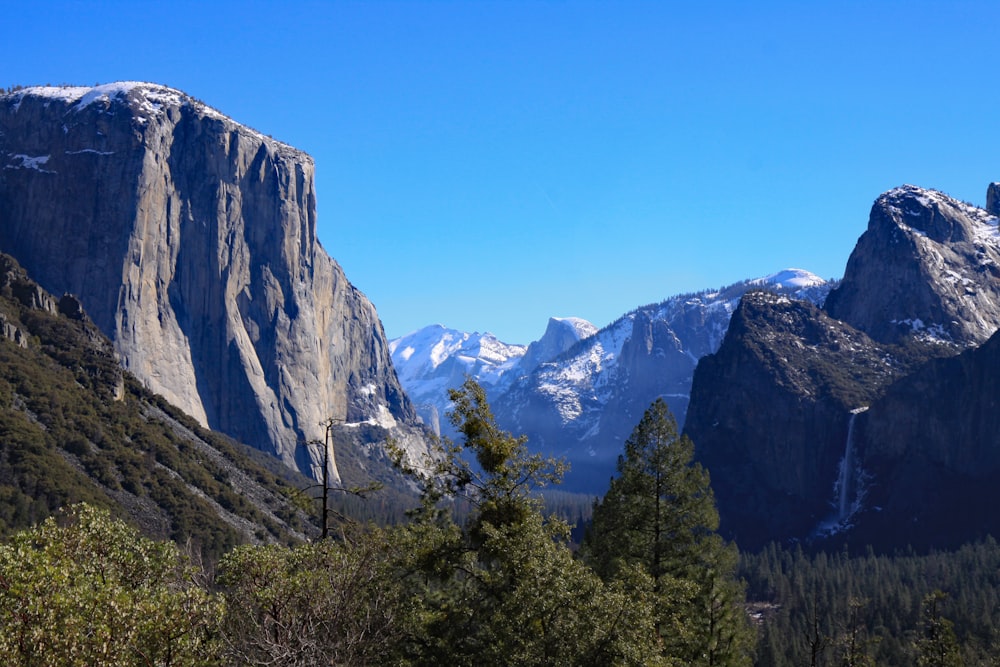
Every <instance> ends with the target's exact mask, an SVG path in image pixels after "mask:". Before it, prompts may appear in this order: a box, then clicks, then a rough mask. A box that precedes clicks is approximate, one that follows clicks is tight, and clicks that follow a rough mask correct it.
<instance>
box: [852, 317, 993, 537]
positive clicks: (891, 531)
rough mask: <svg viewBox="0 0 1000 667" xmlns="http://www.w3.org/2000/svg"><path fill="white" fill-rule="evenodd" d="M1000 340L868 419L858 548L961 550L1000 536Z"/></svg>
mask: <svg viewBox="0 0 1000 667" xmlns="http://www.w3.org/2000/svg"><path fill="white" fill-rule="evenodd" d="M997 368H1000V333H995V334H994V335H993V336H992V337H991V338H990V339H989V340H987V341H986V342H985V343H983V344H982V345H981V346H979V347H976V348H970V349H967V350H965V351H963V352H962V353H961V354H958V355H955V356H951V357H947V358H942V359H934V360H931V361H929V362H928V363H926V364H924V365H922V366H921V367H920V368H918V369H916V370H915V371H914V372H913V373H911V374H909V375H907V376H906V377H904V378H902V379H900V380H899V381H898V382H895V383H894V384H892V385H891V386H889V387H888V388H887V389H886V391H885V392H884V394H883V395H882V396H881V397H880V398H879V399H878V400H876V401H873V402H872V404H871V406H870V408H869V409H868V410H867V411H865V412H863V413H861V414H859V415H858V418H857V420H856V424H855V428H854V433H853V441H852V442H851V443H850V445H851V447H852V448H853V449H854V452H853V457H854V459H855V469H854V470H851V471H850V474H851V476H852V477H853V478H856V479H860V480H861V483H860V484H857V485H856V488H854V489H851V492H852V497H851V501H852V504H854V505H855V506H856V512H855V514H854V515H853V516H851V517H850V519H851V532H852V533H854V535H853V536H852V538H853V540H854V541H856V542H859V543H862V542H870V543H890V544H909V545H912V546H914V547H918V548H929V547H941V546H950V545H957V544H961V543H964V542H967V541H969V540H971V539H976V538H980V537H983V536H985V535H993V536H994V537H995V536H997V535H1000V516H998V515H997V513H996V510H995V508H996V505H997V503H998V502H1000V493H998V489H1000V378H998V375H997V372H996V369H997Z"/></svg>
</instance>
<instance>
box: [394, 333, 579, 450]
mask: <svg viewBox="0 0 1000 667" xmlns="http://www.w3.org/2000/svg"><path fill="white" fill-rule="evenodd" d="M595 331H597V328H596V327H595V326H594V325H593V324H591V323H590V322H587V321H586V320H583V319H580V318H578V317H553V318H550V319H549V323H548V326H547V327H546V329H545V334H544V335H543V336H542V337H541V338H540V339H539V340H537V341H535V342H533V343H531V344H530V345H528V346H524V345H511V344H508V343H504V342H501V341H500V340H498V339H497V337H496V336H494V335H493V334H491V333H485V334H480V333H478V332H477V333H466V332H462V331H456V330H454V329H448V328H446V327H443V326H441V325H439V324H436V325H432V326H428V327H424V328H423V329H419V330H417V331H414V332H413V333H410V334H407V335H405V336H402V337H400V338H396V339H394V340H392V341H390V342H389V350H390V352H391V353H392V361H393V364H394V365H395V367H396V369H397V372H398V373H399V379H400V382H401V383H402V385H403V387H404V389H405V390H406V392H407V394H408V395H409V396H410V398H411V399H412V400H413V402H414V404H415V405H416V406H417V412H418V414H419V415H420V417H421V418H422V419H423V420H424V422H425V423H426V424H428V425H429V426H430V427H431V428H432V429H433V430H434V432H435V433H438V434H441V433H442V430H443V431H444V433H445V434H447V435H449V436H450V435H453V433H452V432H451V429H450V427H449V425H448V424H447V423H442V421H443V420H442V417H444V416H445V415H446V413H447V412H448V410H449V409H450V404H451V401H449V400H448V390H449V389H454V388H457V387H458V386H459V385H461V384H462V382H463V381H464V380H465V378H466V376H471V377H473V378H475V379H476V381H477V382H479V384H480V385H482V386H483V388H484V389H485V390H486V391H487V394H488V395H489V396H490V397H491V398H492V397H495V396H498V395H500V394H502V393H503V392H504V391H505V390H506V389H507V388H508V387H509V386H510V385H511V383H512V382H514V381H515V380H516V379H517V378H520V377H523V376H524V375H527V374H528V373H530V372H531V371H532V370H534V369H535V368H536V367H537V366H538V365H539V364H540V363H542V362H544V361H548V360H549V359H553V358H555V357H557V356H558V355H560V354H562V353H563V352H565V351H566V350H567V349H569V348H570V347H572V346H573V345H574V344H576V343H577V342H578V341H580V340H581V339H583V338H586V337H587V336H590V335H592V334H593V333H594V332H595Z"/></svg>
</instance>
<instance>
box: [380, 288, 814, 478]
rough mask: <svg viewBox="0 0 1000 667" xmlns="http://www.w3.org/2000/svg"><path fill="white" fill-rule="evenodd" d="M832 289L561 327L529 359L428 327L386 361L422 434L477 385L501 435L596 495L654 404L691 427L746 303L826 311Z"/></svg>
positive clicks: (705, 296)
mask: <svg viewBox="0 0 1000 667" xmlns="http://www.w3.org/2000/svg"><path fill="white" fill-rule="evenodd" d="M832 286H833V284H832V283H830V282H828V281H826V280H823V279H822V278H820V277H818V276H816V275H814V274H812V273H809V272H808V271H803V270H801V269H786V270H784V271H780V272H778V273H775V274H772V275H769V276H766V277H763V278H757V279H753V280H745V281H742V282H739V283H736V284H734V285H729V286H727V287H723V288H721V289H716V290H705V291H702V292H698V293H695V294H682V295H678V296H674V297H671V298H669V299H667V300H665V301H663V302H661V303H658V304H652V305H649V306H644V307H641V308H637V309H636V310H633V311H632V312H630V313H628V314H626V315H624V316H622V317H621V318H619V319H618V320H616V321H615V322H613V323H611V324H610V325H608V326H606V327H604V328H603V329H601V330H600V331H598V330H597V329H596V327H594V326H593V325H592V324H590V323H589V322H586V321H585V320H580V319H577V318H553V319H551V320H550V321H549V325H548V328H547V329H546V332H545V335H544V336H542V338H541V339H540V340H539V341H537V342H534V343H532V344H531V345H530V346H528V347H527V348H525V347H524V346H519V345H509V344H505V343H502V342H500V341H498V340H497V339H496V338H495V337H494V336H492V335H490V334H478V333H477V334H468V333H462V332H459V331H454V330H451V329H446V328H445V327H442V326H431V327H427V328H425V329H421V330H419V331H416V332H414V333H412V334H409V335H407V336H403V337H402V338H398V339H396V340H393V341H391V342H390V351H391V354H392V359H393V363H394V364H395V366H396V372H397V374H398V375H399V379H400V382H401V383H402V385H403V387H404V389H405V390H406V391H407V393H408V394H409V395H410V398H411V399H412V400H413V401H414V403H415V404H416V405H417V406H418V407H417V409H418V413H419V414H420V415H421V416H422V417H423V418H424V421H425V423H427V424H429V425H431V426H432V427H434V428H437V429H440V428H441V426H442V425H441V423H440V422H441V419H440V417H441V416H442V415H443V414H444V412H445V411H446V410H447V409H448V401H447V390H448V389H449V388H451V387H456V386H458V385H459V384H461V382H462V380H463V379H464V378H465V376H466V375H471V376H472V377H474V378H476V379H477V380H478V381H479V382H480V384H482V385H483V387H484V388H485V389H486V391H487V394H488V396H489V398H490V401H491V403H492V406H493V410H494V412H495V413H496V416H497V420H498V421H499V422H500V424H501V425H502V426H503V427H504V428H506V429H508V430H510V431H512V432H514V433H518V434H521V433H523V434H525V435H527V436H528V442H529V447H531V448H532V450H534V451H543V452H545V453H549V454H555V455H558V456H564V457H566V458H567V460H569V461H570V463H571V464H572V465H573V466H574V468H575V472H573V473H571V475H570V477H568V478H567V481H568V482H569V483H570V485H571V486H577V487H579V488H589V486H592V484H590V481H591V480H593V479H594V475H595V474H596V475H598V476H599V477H600V478H601V480H602V481H604V478H606V476H607V475H608V474H610V468H609V462H613V461H614V460H615V459H616V457H617V456H618V454H619V453H621V449H622V445H623V443H624V440H625V438H626V437H627V436H628V434H629V432H630V431H631V430H632V428H633V427H634V426H635V424H636V423H637V422H638V420H639V419H640V418H641V416H642V414H643V412H644V411H645V409H646V408H648V407H649V405H650V403H652V402H653V400H655V399H656V398H657V397H660V396H662V397H664V398H665V399H666V400H667V402H668V403H669V405H670V407H671V410H673V412H674V415H675V416H676V417H677V421H678V423H679V424H683V421H684V415H685V412H686V410H687V401H688V395H689V393H690V390H691V378H692V376H693V373H694V368H695V366H696V365H697V363H698V360H699V359H700V358H701V357H702V356H704V355H706V354H709V353H711V352H714V351H715V350H717V349H718V347H719V345H720V344H721V342H722V338H723V336H724V335H725V333H726V328H727V327H728V325H729V318H730V316H731V315H732V313H733V311H734V310H735V308H736V305H737V303H738V302H739V299H740V297H741V296H742V295H743V294H744V293H745V292H747V291H748V290H752V289H768V290H770V291H775V292H778V293H781V294H785V295H788V296H790V297H793V298H797V299H805V300H808V301H810V302H813V303H817V304H819V303H822V302H823V300H824V299H825V298H826V295H827V294H828V293H829V291H830V289H831V288H832ZM445 432H447V428H445ZM591 468H593V470H594V473H593V474H591V472H590V471H591Z"/></svg>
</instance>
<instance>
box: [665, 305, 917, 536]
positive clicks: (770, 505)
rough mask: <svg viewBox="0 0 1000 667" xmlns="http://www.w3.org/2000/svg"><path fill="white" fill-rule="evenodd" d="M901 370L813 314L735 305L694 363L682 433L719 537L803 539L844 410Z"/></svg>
mask: <svg viewBox="0 0 1000 667" xmlns="http://www.w3.org/2000/svg"><path fill="white" fill-rule="evenodd" d="M902 370H903V368H902V364H901V363H900V362H898V361H896V360H895V359H894V358H893V356H892V353H891V350H890V349H888V348H887V346H885V345H882V344H879V343H877V342H875V341H873V340H872V339H870V338H869V337H868V336H866V335H865V334H864V333H862V332H860V331H857V330H856V329H854V328H853V327H851V326H849V325H846V324H844V323H843V322H838V321H837V320H834V319H832V318H830V317H828V316H826V315H825V314H824V313H823V311H822V310H820V309H819V308H817V307H816V306H814V305H812V304H810V303H807V302H804V301H796V300H794V299H789V298H788V297H784V296H780V295H775V294H770V293H767V292H749V293H747V294H746V295H744V296H743V298H742V299H741V300H740V304H739V307H738V308H737V309H736V312H735V313H734V314H733V317H732V320H731V322H730V325H729V329H728V331H727V332H726V337H725V339H724V340H723V343H722V345H721V346H720V348H719V350H718V352H716V353H715V354H709V355H707V356H705V357H703V358H702V359H701V362H700V363H699V364H698V367H697V369H696V371H695V375H694V381H693V383H692V386H691V405H690V408H689V409H688V413H687V421H686V423H685V432H686V433H687V434H688V435H689V436H690V437H691V439H692V440H693V441H694V443H695V447H696V453H697V456H698V459H699V461H701V462H702V463H703V464H704V465H705V466H706V468H707V469H708V471H709V472H710V474H711V475H712V486H713V488H714V489H715V493H716V499H717V501H718V505H719V514H720V518H721V521H722V525H721V529H722V530H723V532H724V533H725V534H726V535H727V536H729V537H733V538H735V539H736V540H737V543H738V544H739V545H740V546H741V547H745V548H757V547H759V546H761V545H763V544H766V543H767V542H768V541H770V540H785V539H790V538H802V537H805V536H807V535H808V534H809V533H810V532H811V531H812V530H813V529H814V528H815V527H816V526H817V525H818V524H819V523H820V522H821V521H823V520H824V519H825V518H826V517H827V516H828V515H829V513H830V508H831V505H830V503H831V501H832V500H833V498H834V485H835V482H836V480H837V477H838V461H839V459H840V458H841V456H842V455H843V452H844V444H845V440H846V437H847V430H848V421H849V417H850V413H851V411H852V410H854V409H856V408H858V407H861V406H865V405H868V404H869V403H870V402H871V401H872V400H873V399H874V398H875V397H876V396H877V395H878V394H879V392H880V391H881V390H882V389H883V388H884V387H885V386H886V385H888V384H889V383H890V382H891V381H892V380H893V379H894V378H896V377H898V376H899V374H900V373H901V372H902Z"/></svg>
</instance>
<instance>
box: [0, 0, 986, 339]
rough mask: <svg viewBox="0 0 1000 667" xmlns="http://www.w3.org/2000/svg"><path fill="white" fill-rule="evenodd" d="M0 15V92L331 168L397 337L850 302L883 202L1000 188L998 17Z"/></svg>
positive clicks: (480, 10)
mask: <svg viewBox="0 0 1000 667" xmlns="http://www.w3.org/2000/svg"><path fill="white" fill-rule="evenodd" d="M0 8H2V10H3V11H2V16H3V25H4V29H3V31H2V39H0V87H2V86H11V85H14V84H20V85H33V84H45V83H52V84H60V83H71V84H77V85H88V84H93V83H108V82H112V81H117V80H144V81H153V82H157V83H162V84H165V85H168V86H172V87H175V88H179V89H181V90H183V91H185V92H187V93H189V94H191V95H193V96H195V97H197V98H200V99H202V100H204V101H205V102H206V103H208V104H210V105H211V106H213V107H215V108H217V109H219V110H220V111H222V112H223V113H226V114H227V115H229V116H231V117H233V118H234V119H236V120H237V121H240V122H242V123H245V124H247V125H250V126H252V127H254V128H255V129H257V130H259V131H261V132H264V133H266V134H270V135H272V136H274V137H275V138H276V139H280V140H282V141H285V142H287V143H290V144H292V145H294V146H296V147H298V148H301V149H303V150H305V151H307V152H309V153H310V154H312V156H313V157H314V158H315V161H316V174H317V176H316V181H317V183H316V189H317V197H318V200H319V202H318V208H319V211H318V217H319V230H318V231H319V237H320V240H321V241H322V243H323V246H324V247H325V248H326V249H327V251H328V252H329V253H330V254H331V255H332V256H333V257H334V258H335V259H337V261H338V262H340V264H341V265H342V266H343V267H344V269H345V271H346V272H347V276H348V278H349V279H350V280H351V281H352V282H353V283H354V284H355V285H356V286H357V287H358V288H360V289H361V290H362V291H363V292H364V293H365V294H367V295H368V296H369V298H371V299H372V301H373V302H374V303H375V306H376V308H377V309H378V311H379V314H380V316H381V318H382V322H383V324H384V326H385V329H386V333H387V334H388V335H389V336H390V337H396V336H400V335H402V334H405V333H408V332H410V331H412V330H415V329H418V328H420V327H422V326H424V325H428V324H434V323H440V324H444V325H446V326H449V327H453V328H456V329H462V330H467V331H480V332H482V331H490V332H493V333H494V334H496V335H497V336H499V337H500V338H501V339H502V340H505V341H507V342H511V343H528V342H530V341H532V340H535V339H537V338H538V337H539V336H540V335H541V334H542V332H543V331H544V329H545V325H546V322H547V320H548V318H549V317H550V316H578V317H583V318H586V319H588V320H590V321H591V322H593V323H594V324H596V325H598V326H603V325H605V324H608V323H610V322H611V321H612V320H614V319H615V318H617V317H618V316H619V315H621V314H623V313H625V312H627V311H629V310H631V309H633V308H635V307H637V306H640V305H644V304H647V303H652V302H656V301H660V300H662V299H665V298H666V297H668V296H671V295H673V294H677V293H679V292H688V291H695V290H699V289H702V288H706V287H716V286H721V285H723V284H728V283H731V282H735V281H737V280H740V279H742V278H749V277H758V276H762V275H766V274H769V273H773V272H775V271H778V270H780V269H782V268H786V267H799V268H804V269H808V270H810V271H813V272H814V273H818V274H820V275H821V276H823V277H839V276H840V275H841V274H842V273H843V270H844V265H845V264H846V261H847V258H848V255H849V254H850V251H851V249H852V248H853V247H854V243H855V241H856V240H857V237H858V236H859V235H860V234H861V233H862V232H863V231H864V229H865V225H866V222H867V218H868V211H869V208H870V206H871V203H872V201H873V200H874V199H875V198H876V197H877V196H878V195H879V194H880V193H881V192H883V191H884V190H887V189H889V188H892V187H895V186H897V185H901V184H903V183H914V184H916V185H921V186H925V187H933V188H937V189H940V190H943V191H945V192H947V193H949V194H951V195H953V196H955V197H958V198H960V199H964V200H967V201H971V202H973V203H975V204H978V205H982V204H983V203H984V199H985V192H986V186H987V184H988V183H989V182H990V181H992V180H1000V165H998V156H1000V150H998V149H1000V146H998V143H1000V131H998V130H1000V115H998V112H997V110H998V109H1000V83H998V82H1000V76H998V74H1000V57H998V54H997V39H996V26H997V25H1000V6H998V5H997V3H996V2H993V1H989V2H988V1H981V2H963V1H962V0H951V1H941V2H921V1H920V0H907V1H900V2H897V1H882V2H880V1H879V0H867V1H865V2H856V1H853V0H838V1H837V2H824V1H822V0H816V1H808V2H803V1H801V0H796V1H789V2H774V1H770V0H758V1H756V2H735V1H733V2H725V1H720V2H710V1H706V2H669V1H666V0H662V1H659V2H628V1H615V2H611V1H608V2H517V1H516V0H503V1H500V2H471V1H469V2H444V1H435V2H364V3H357V2H298V3H297V2H292V1H290V0H289V1H286V2H246V1H240V2H235V1H234V2H223V1H218V2H212V1H205V2H170V1H169V0H161V1H159V2H143V1H139V0H135V1H129V2H68V1H63V2H45V1H44V0H40V1H38V2H26V1H24V0H3V2H2V5H0Z"/></svg>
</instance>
